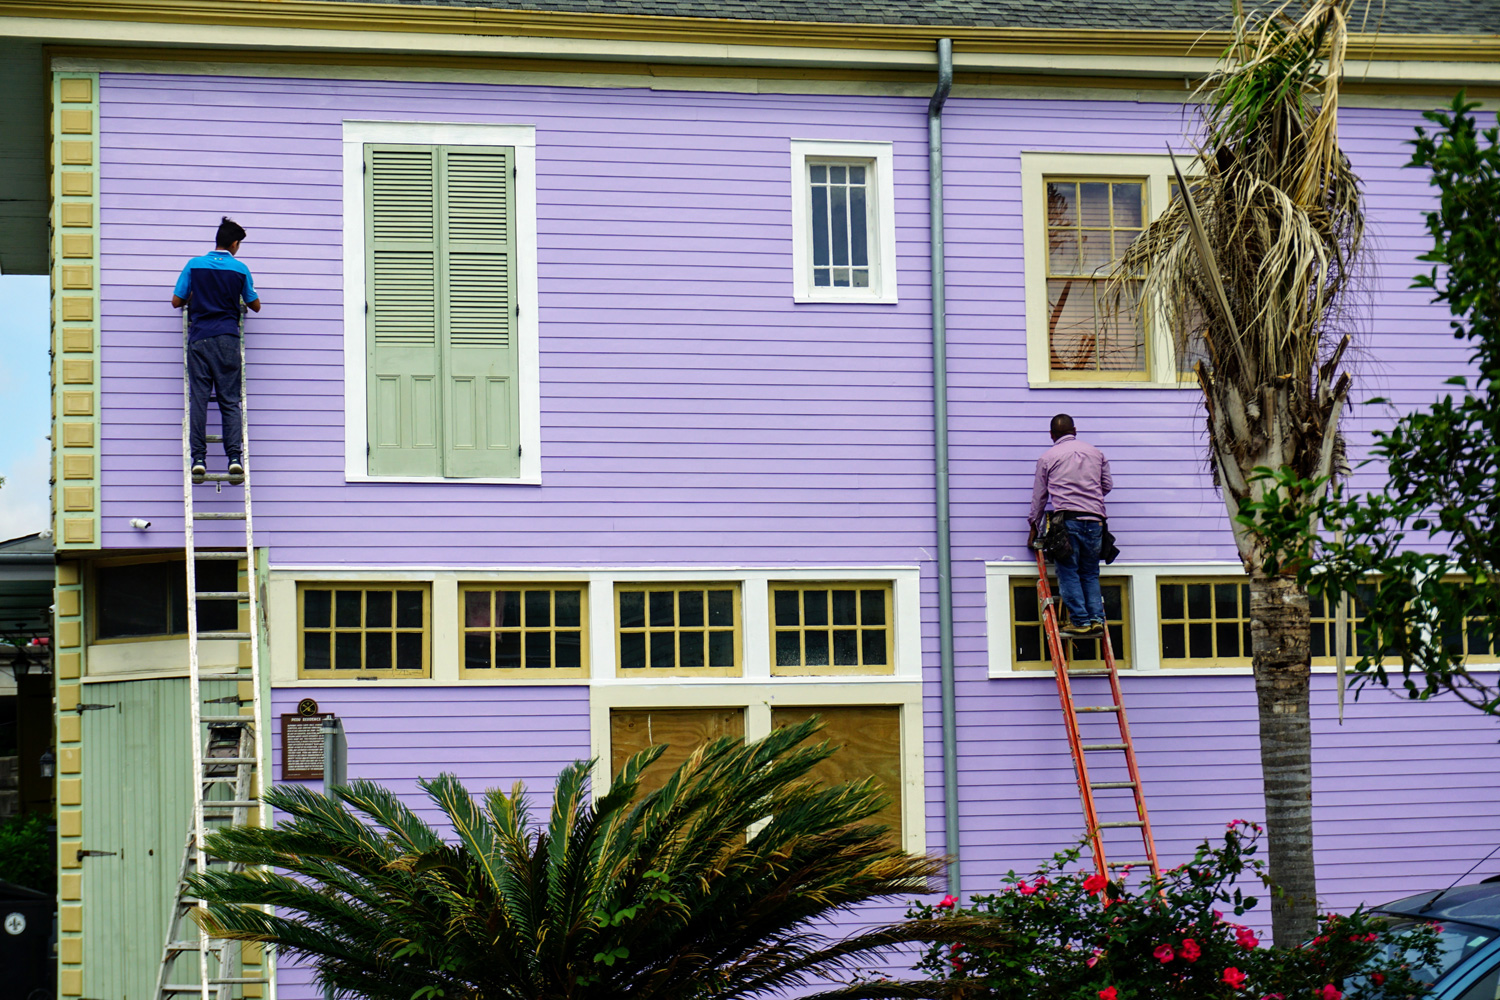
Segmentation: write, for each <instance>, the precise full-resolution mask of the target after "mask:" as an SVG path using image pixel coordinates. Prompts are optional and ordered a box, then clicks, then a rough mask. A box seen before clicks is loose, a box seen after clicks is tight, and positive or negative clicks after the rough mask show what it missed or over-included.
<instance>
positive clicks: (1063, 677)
mask: <svg viewBox="0 0 1500 1000" xmlns="http://www.w3.org/2000/svg"><path fill="white" fill-rule="evenodd" d="M1036 566H1037V598H1038V600H1039V602H1040V605H1041V620H1042V631H1043V633H1044V634H1045V635H1046V637H1047V652H1048V655H1049V656H1050V657H1051V659H1052V669H1053V674H1054V675H1055V677H1056V679H1057V694H1058V700H1059V701H1060V702H1061V704H1062V713H1063V725H1064V727H1065V729H1066V731H1067V736H1068V750H1069V752H1070V753H1071V755H1072V758H1073V770H1074V774H1075V777H1076V778H1077V780H1078V797H1079V801H1080V802H1081V803H1082V805H1083V817H1084V823H1085V824H1086V827H1087V831H1088V840H1089V847H1090V849H1091V850H1092V851H1093V855H1094V865H1095V869H1096V871H1097V872H1098V873H1099V874H1100V875H1102V876H1104V877H1105V878H1109V877H1110V864H1109V861H1108V858H1107V857H1106V855H1105V847H1104V834H1103V831H1104V830H1105V829H1115V828H1124V827H1133V828H1137V829H1139V830H1140V833H1141V839H1142V844H1143V847H1144V848H1145V854H1146V859H1145V860H1146V862H1147V864H1148V865H1149V867H1150V869H1151V877H1152V878H1159V877H1160V875H1161V867H1160V865H1159V864H1158V862H1157V857H1156V840H1155V838H1154V837H1153V836H1152V834H1151V820H1150V818H1149V816H1148V814H1147V810H1146V796H1145V790H1144V787H1143V785H1142V782H1141V773H1140V768H1139V766H1138V765H1137V762H1136V758H1135V741H1134V740H1133V738H1132V737H1131V735H1130V723H1129V720H1128V718H1127V715H1126V711H1125V697H1124V692H1123V690H1122V689H1121V687H1120V673H1119V669H1118V667H1117V666H1116V664H1115V656H1114V648H1113V644H1112V643H1111V641H1110V635H1109V628H1108V627H1107V626H1106V627H1105V629H1104V634H1103V635H1102V636H1100V638H1099V643H1100V648H1101V650H1102V652H1103V657H1104V669H1103V670H1101V671H1098V673H1099V674H1100V675H1102V676H1108V678H1109V689H1110V696H1111V698H1112V699H1113V704H1112V705H1110V706H1108V707H1093V708H1092V709H1091V710H1092V711H1093V712H1113V713H1114V716H1115V720H1116V722H1117V723H1118V725H1119V729H1120V742H1119V743H1118V744H1113V745H1111V744H1099V745H1098V746H1097V747H1095V749H1101V750H1102V749H1110V750H1120V751H1123V753H1124V755H1125V767H1126V772H1127V774H1128V775H1129V778H1130V780H1129V781H1128V782H1125V783H1124V784H1125V785H1126V786H1127V787H1129V788H1130V789H1131V794H1132V798H1133V799H1134V804H1135V811H1136V819H1135V821H1133V822H1128V823H1119V822H1112V823H1104V822H1100V819H1099V810H1098V805H1097V803H1096V802H1095V801H1094V783H1093V782H1092V781H1091V780H1090V779H1089V769H1088V760H1087V749H1086V745H1085V744H1084V742H1083V736H1082V732H1081V730H1080V728H1079V725H1078V715H1079V713H1080V712H1081V711H1083V710H1081V709H1079V708H1078V707H1077V705H1076V704H1075V702H1074V699H1073V686H1072V681H1071V679H1070V677H1069V671H1068V658H1067V654H1066V651H1065V650H1064V648H1063V640H1062V634H1061V633H1060V632H1059V630H1058V616H1057V602H1056V599H1054V598H1053V596H1052V590H1051V586H1050V584H1049V583H1048V580H1047V561H1046V557H1045V556H1044V555H1043V554H1042V552H1041V550H1040V549H1038V550H1036ZM1091 672H1092V671H1091ZM1120 784H1121V783H1119V782H1105V783H1103V784H1102V785H1101V786H1100V787H1118V786H1119V785H1120Z"/></svg>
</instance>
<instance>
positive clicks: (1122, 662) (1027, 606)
mask: <svg viewBox="0 0 1500 1000" xmlns="http://www.w3.org/2000/svg"><path fill="white" fill-rule="evenodd" d="M1099 592H1100V594H1101V595H1102V596H1103V597H1104V621H1105V624H1106V625H1107V626H1108V627H1109V648H1110V650H1111V652H1113V653H1114V655H1115V666H1116V667H1117V668H1119V669H1121V670H1126V669H1128V668H1129V667H1130V643H1129V641H1128V640H1129V638H1130V628H1129V626H1130V616H1129V615H1127V614H1126V586H1125V581H1123V580H1119V579H1115V580H1110V579H1101V580H1100V581H1099ZM1052 593H1053V595H1054V596H1055V595H1056V594H1057V581H1056V580H1053V581H1052ZM1010 601H1011V630H1012V631H1011V636H1012V646H1011V648H1012V649H1013V650H1014V656H1015V667H1016V669H1017V670H1051V669H1052V658H1051V656H1050V655H1049V654H1048V652H1047V637H1046V635H1044V634H1043V632H1042V613H1041V604H1040V603H1039V602H1038V601H1037V596H1036V577H1034V576H1032V577H1015V578H1013V579H1012V580H1011V581H1010ZM1072 646H1073V652H1072V655H1071V656H1070V657H1069V658H1068V662H1069V663H1070V664H1071V665H1072V666H1075V667H1083V668H1094V667H1102V666H1104V648H1103V644H1102V643H1100V642H1099V640H1098V639H1074V640H1072Z"/></svg>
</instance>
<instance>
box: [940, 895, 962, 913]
mask: <svg viewBox="0 0 1500 1000" xmlns="http://www.w3.org/2000/svg"><path fill="white" fill-rule="evenodd" d="M957 902H958V897H957V896H953V895H948V896H944V897H943V901H942V902H940V903H938V905H937V908H938V909H940V910H951V909H953V907H954V905H955V904H956V903H957Z"/></svg>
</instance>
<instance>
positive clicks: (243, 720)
mask: <svg viewBox="0 0 1500 1000" xmlns="http://www.w3.org/2000/svg"><path fill="white" fill-rule="evenodd" d="M201 721H202V722H204V723H206V724H208V725H210V726H253V725H255V720H254V719H252V718H251V717H250V716H248V715H205V716H203V717H202V719H201Z"/></svg>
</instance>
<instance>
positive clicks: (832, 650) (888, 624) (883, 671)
mask: <svg viewBox="0 0 1500 1000" xmlns="http://www.w3.org/2000/svg"><path fill="white" fill-rule="evenodd" d="M840 590H852V591H854V592H855V598H854V614H855V620H854V622H853V623H852V624H849V623H843V624H842V625H838V624H834V622H833V619H834V617H835V608H834V606H833V605H834V596H833V594H834V591H840ZM819 591H821V592H823V593H824V594H825V600H824V607H823V612H824V615H823V618H824V624H818V623H817V622H814V623H812V624H808V623H807V622H806V621H805V619H806V617H807V615H808V611H809V610H810V609H809V608H808V605H807V595H808V594H810V593H817V592H819ZM877 591H878V592H879V593H880V594H881V598H882V603H881V624H878V625H866V624H865V616H866V611H867V609H866V608H865V597H864V595H865V593H866V592H877ZM893 592H894V588H893V586H892V585H891V583H890V581H888V580H869V581H860V580H833V581H826V580H816V581H800V580H799V581H796V582H781V583H772V584H771V585H770V599H769V602H768V603H769V609H768V610H769V613H768V615H767V618H768V619H769V625H770V635H771V647H770V649H771V674H772V676H776V677H823V676H835V677H836V676H847V675H872V676H873V675H880V676H885V675H889V674H893V673H895V672H896V655H895V654H896V645H895V630H896V627H895V622H894V621H893V620H892V612H893V610H894V596H893ZM778 594H796V595H797V609H796V610H797V619H798V624H796V625H785V624H781V622H780V615H779V609H778V607H777V595H778ZM849 631H853V632H854V653H855V657H854V659H855V662H854V663H852V664H851V663H842V664H840V663H835V662H833V661H834V660H835V659H838V658H839V657H838V655H837V647H838V636H837V635H835V634H834V633H837V632H849ZM809 632H813V633H822V634H824V635H826V636H828V640H829V641H828V644H827V646H826V647H825V648H824V654H825V655H824V657H823V658H825V659H827V660H828V661H829V662H827V663H819V664H809V663H808V662H807V661H808V653H809V645H808V633H809ZM877 633H878V634H880V635H881V636H882V637H883V649H882V654H881V655H882V657H883V659H884V662H883V663H873V662H867V660H866V654H867V653H868V652H869V650H868V649H867V647H866V645H865V642H866V638H867V637H868V636H873V635H875V634H877ZM789 640H790V641H789ZM791 642H795V644H796V660H797V662H795V663H790V662H788V663H783V662H782V660H783V659H784V658H785V656H786V655H787V654H790V645H791ZM817 645H818V643H817V641H816V639H815V640H814V643H813V646H814V647H816V646H817ZM814 658H817V657H816V651H815V652H814ZM872 659H873V658H872Z"/></svg>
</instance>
